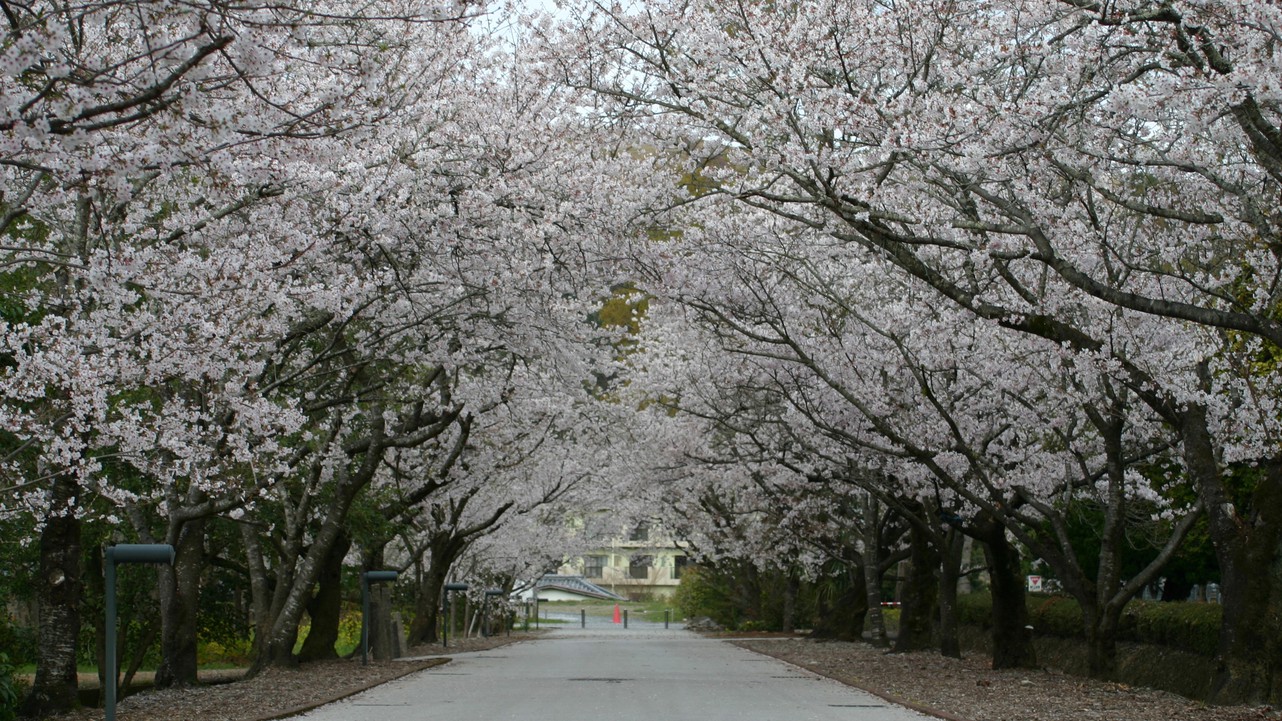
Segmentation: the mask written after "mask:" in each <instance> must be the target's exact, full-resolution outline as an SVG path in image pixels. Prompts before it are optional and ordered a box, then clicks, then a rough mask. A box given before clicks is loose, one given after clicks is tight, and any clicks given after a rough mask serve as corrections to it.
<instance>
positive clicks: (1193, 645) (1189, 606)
mask: <svg viewBox="0 0 1282 721" xmlns="http://www.w3.org/2000/svg"><path fill="white" fill-rule="evenodd" d="M1027 602H1028V616H1029V623H1031V624H1032V626H1033V631H1034V633H1037V634H1041V635H1046V636H1058V637H1060V638H1084V637H1085V635H1086V634H1085V633H1084V631H1083V629H1082V609H1081V606H1079V605H1078V603H1077V601H1075V600H1073V599H1072V598H1069V597H1067V596H1046V595H1041V594H1029V595H1028V596H1027ZM957 606H958V620H959V621H960V622H961V623H964V624H968V625H974V626H983V627H988V626H990V625H991V623H992V621H991V614H992V599H991V598H990V597H989V595H988V594H987V593H972V594H968V595H965V596H962V597H960V598H958V604H957ZM1222 615H1223V610H1222V609H1221V607H1220V605H1219V604H1217V603H1197V602H1189V601H1185V602H1160V601H1131V602H1130V603H1129V604H1127V605H1126V609H1125V610H1124V611H1123V612H1122V621H1121V624H1120V627H1119V629H1118V635H1117V639H1118V640H1119V641H1130V642H1134V643H1149V644H1154V645H1158V646H1166V647H1169V648H1176V649H1180V650H1182V651H1189V652H1191V653H1196V654H1201V655H1203V656H1211V655H1214V653H1215V647H1216V643H1217V640H1218V638H1219V633H1220V621H1221V617H1222Z"/></svg>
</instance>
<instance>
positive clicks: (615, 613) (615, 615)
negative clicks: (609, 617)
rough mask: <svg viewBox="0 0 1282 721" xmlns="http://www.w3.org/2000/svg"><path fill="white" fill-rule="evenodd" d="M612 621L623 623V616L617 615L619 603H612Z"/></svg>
mask: <svg viewBox="0 0 1282 721" xmlns="http://www.w3.org/2000/svg"><path fill="white" fill-rule="evenodd" d="M614 622H615V623H623V618H621V617H620V616H619V604H617V603H616V604H614Z"/></svg>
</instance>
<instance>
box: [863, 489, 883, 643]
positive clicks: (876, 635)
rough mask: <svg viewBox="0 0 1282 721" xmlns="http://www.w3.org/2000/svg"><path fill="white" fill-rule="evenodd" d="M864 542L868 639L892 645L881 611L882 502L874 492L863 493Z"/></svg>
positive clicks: (871, 641)
mask: <svg viewBox="0 0 1282 721" xmlns="http://www.w3.org/2000/svg"><path fill="white" fill-rule="evenodd" d="M863 517H864V522H863V528H862V529H861V531H862V533H861V535H862V537H863V542H864V551H863V558H864V565H863V574H864V594H865V598H866V599H867V600H866V601H865V603H866V604H867V606H868V624H867V625H868V632H869V638H868V642H869V643H871V644H872V645H874V646H880V647H882V648H885V647H887V646H889V645H890V637H889V636H887V635H886V617H885V616H884V615H882V612H881V601H882V599H881V576H882V573H881V562H882V556H881V534H880V528H881V503H880V502H879V501H878V500H877V498H876V497H875V496H873V495H872V494H871V493H866V494H864V497H863Z"/></svg>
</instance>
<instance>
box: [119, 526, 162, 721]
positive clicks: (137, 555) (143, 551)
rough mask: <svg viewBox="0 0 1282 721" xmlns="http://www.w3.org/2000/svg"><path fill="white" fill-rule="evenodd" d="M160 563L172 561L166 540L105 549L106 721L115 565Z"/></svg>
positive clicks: (127, 544) (120, 545)
mask: <svg viewBox="0 0 1282 721" xmlns="http://www.w3.org/2000/svg"><path fill="white" fill-rule="evenodd" d="M118 563H164V564H168V565H170V566H172V565H173V564H174V547H173V546H171V545H169V544H167V543H121V544H117V545H115V546H111V547H109V548H108V549H107V552H106V564H105V568H104V569H103V580H104V581H105V583H104V585H105V586H106V588H105V589H104V590H105V595H106V598H105V599H103V600H104V605H105V606H106V611H107V633H106V636H107V637H106V639H104V640H105V641H106V644H105V645H106V647H107V648H106V656H107V658H106V662H107V669H106V673H104V674H103V682H104V684H105V688H103V694H104V697H105V700H104V702H103V706H104V707H105V711H106V717H107V721H116V677H117V676H118V674H119V671H118V669H117V668H116V564H118Z"/></svg>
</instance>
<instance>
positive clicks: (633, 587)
mask: <svg viewBox="0 0 1282 721" xmlns="http://www.w3.org/2000/svg"><path fill="white" fill-rule="evenodd" d="M684 545H685V544H684V543H682V542H679V541H674V540H673V539H672V538H670V537H668V536H667V535H666V534H664V533H662V532H661V531H659V530H657V529H656V528H655V527H653V526H651V524H649V523H642V524H640V525H638V526H636V527H635V528H633V529H632V530H631V531H630V532H629V533H628V534H627V536H626V537H624V538H618V539H615V540H614V541H613V542H612V543H611V544H610V547H609V548H600V549H597V550H595V551H592V552H590V553H587V554H584V555H583V556H580V557H578V558H575V559H572V560H571V561H570V562H569V563H567V564H565V565H563V566H561V568H560V569H558V571H559V573H560V574H562V575H572V574H577V575H581V576H582V577H583V578H584V579H586V580H588V581H590V582H592V583H594V584H596V585H598V586H601V587H602V588H605V589H608V590H609V591H611V592H612V593H616V594H619V595H621V596H624V597H626V598H628V599H632V600H643V599H647V598H667V597H670V596H671V595H672V594H674V593H676V590H677V586H679V585H680V584H681V573H682V571H684V570H685V567H686V564H687V562H688V561H689V558H688V557H687V556H686V552H685V550H683V547H684ZM540 597H542V594H540Z"/></svg>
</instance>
